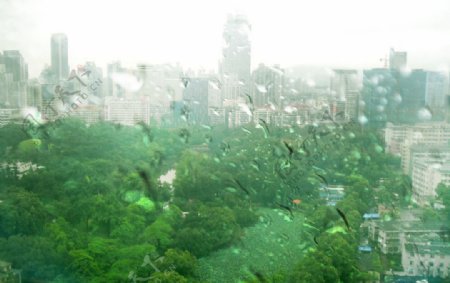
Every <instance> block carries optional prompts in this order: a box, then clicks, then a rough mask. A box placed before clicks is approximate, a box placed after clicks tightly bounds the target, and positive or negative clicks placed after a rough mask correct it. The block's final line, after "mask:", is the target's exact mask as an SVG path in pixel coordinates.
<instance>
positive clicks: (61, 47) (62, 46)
mask: <svg viewBox="0 0 450 283" xmlns="http://www.w3.org/2000/svg"><path fill="white" fill-rule="evenodd" d="M51 58H52V71H53V73H54V74H55V78H56V80H57V81H60V80H64V79H67V77H68V76H69V59H68V44H67V36H66V35H65V34H63V33H55V34H53V35H52V39H51Z"/></svg>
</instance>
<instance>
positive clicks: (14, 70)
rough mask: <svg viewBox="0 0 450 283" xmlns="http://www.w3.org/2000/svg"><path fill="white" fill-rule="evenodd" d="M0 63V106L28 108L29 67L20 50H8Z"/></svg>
mask: <svg viewBox="0 0 450 283" xmlns="http://www.w3.org/2000/svg"><path fill="white" fill-rule="evenodd" d="M1 57H2V58H1V61H2V63H0V106H1V107H4V108H11V109H17V108H21V107H24V106H26V101H27V97H26V96H27V89H26V88H27V79H28V66H27V64H26V63H25V60H24V59H23V57H22V54H21V53H20V52H19V51H18V50H6V51H4V52H3V56H1Z"/></svg>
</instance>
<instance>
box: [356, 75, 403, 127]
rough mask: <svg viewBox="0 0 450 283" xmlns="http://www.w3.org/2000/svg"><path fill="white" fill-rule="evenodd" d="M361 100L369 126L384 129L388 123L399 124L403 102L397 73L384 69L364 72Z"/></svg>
mask: <svg viewBox="0 0 450 283" xmlns="http://www.w3.org/2000/svg"><path fill="white" fill-rule="evenodd" d="M361 98H362V99H363V106H364V107H361V115H364V116H365V117H366V118H367V120H368V123H369V125H372V126H375V127H383V126H384V125H385V124H386V122H388V121H390V122H397V120H398V117H397V108H398V106H399V105H400V103H401V101H402V100H401V96H400V94H399V93H398V82H397V72H394V71H391V70H389V69H382V68H377V69H370V70H364V71H363V89H362V94H361Z"/></svg>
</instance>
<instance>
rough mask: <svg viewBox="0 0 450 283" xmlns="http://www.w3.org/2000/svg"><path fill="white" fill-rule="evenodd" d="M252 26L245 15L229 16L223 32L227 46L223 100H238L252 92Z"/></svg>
mask: <svg viewBox="0 0 450 283" xmlns="http://www.w3.org/2000/svg"><path fill="white" fill-rule="evenodd" d="M250 29H251V27H250V24H249V23H248V21H247V18H246V17H245V16H243V15H229V16H228V19H227V22H226V24H225V28H224V31H223V38H224V41H225V46H224V48H223V59H222V61H221V63H220V66H219V69H220V75H221V79H222V83H223V89H222V92H223V98H224V99H230V100H236V99H237V98H238V97H240V96H242V95H244V93H247V94H249V90H250V82H251V75H250V63H251V61H250V56H251V45H250V39H249V35H250Z"/></svg>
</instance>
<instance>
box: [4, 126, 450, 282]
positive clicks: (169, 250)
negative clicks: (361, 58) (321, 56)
mask: <svg viewBox="0 0 450 283" xmlns="http://www.w3.org/2000/svg"><path fill="white" fill-rule="evenodd" d="M43 133H44V131H42V132H37V133H36V134H35V135H29V134H27V133H25V132H23V131H22V129H21V127H20V125H15V124H10V125H7V126H4V127H2V128H0V166H1V167H0V259H1V260H5V261H8V262H11V263H12V264H13V267H14V268H17V269H20V270H21V272H22V276H23V280H24V282H133V280H135V281H136V280H138V278H141V279H140V280H143V279H142V278H146V279H145V280H146V281H147V282H209V281H208V280H209V279H207V278H204V277H202V276H201V274H200V273H199V272H198V267H199V263H198V262H199V259H206V258H208V256H210V255H211V254H213V253H215V252H217V251H219V250H223V249H227V248H231V247H233V246H235V245H237V244H238V243H239V242H240V241H242V239H243V237H245V235H246V232H245V231H246V229H249V228H250V227H253V226H255V225H262V224H261V221H260V220H261V219H262V215H261V209H272V210H277V211H279V212H281V213H284V214H285V217H286V221H292V218H298V219H300V218H301V219H302V223H303V224H302V225H303V226H302V227H303V229H302V231H298V235H299V236H298V238H297V239H292V237H291V238H290V241H298V242H301V243H304V244H305V245H306V246H305V248H304V249H303V251H304V252H303V254H302V256H301V258H300V259H299V260H297V261H295V262H291V263H290V266H286V268H285V269H280V270H279V272H272V273H267V272H265V271H264V270H258V271H255V270H253V271H252V270H250V272H249V273H248V274H247V275H245V276H243V278H230V279H229V281H228V282H237V281H238V279H239V280H241V281H242V282H350V283H351V282H362V281H364V280H370V279H372V278H374V274H376V273H377V272H382V271H383V270H384V269H385V268H388V267H387V266H385V264H384V263H383V261H382V259H381V257H380V255H379V253H377V252H374V253H372V254H371V255H370V256H369V258H368V259H367V258H366V259H365V261H364V262H365V263H364V264H361V262H362V260H361V254H360V253H359V252H358V246H359V245H360V242H361V240H362V237H363V235H361V233H360V229H359V227H360V224H361V223H362V221H363V218H362V215H363V214H364V213H367V212H376V209H377V204H380V203H384V204H389V205H392V206H393V207H398V208H400V207H403V206H405V205H408V204H409V203H410V195H411V185H410V180H408V178H407V177H405V176H403V175H402V174H401V172H400V170H399V159H398V158H396V157H393V156H390V155H388V154H385V153H384V144H383V138H382V136H381V134H380V133H379V132H376V131H375V130H371V129H367V128H364V127H362V126H361V125H359V124H358V123H346V124H336V123H334V122H332V121H328V123H322V124H320V125H309V126H304V127H298V126H292V127H286V128H276V127H272V126H271V125H270V124H267V125H263V126H261V125H259V124H257V125H256V126H255V125H250V124H249V125H248V126H245V127H240V128H233V129H227V128H225V127H221V126H216V127H209V126H205V125H189V126H186V127H185V128H182V129H180V128H158V127H151V128H149V127H146V126H145V125H144V124H137V125H136V126H134V127H127V126H122V125H117V124H114V123H109V122H108V123H107V122H99V123H96V124H90V125H86V124H85V123H84V122H82V121H79V120H76V119H72V118H70V119H69V118H68V119H63V121H60V122H59V124H58V125H57V126H56V127H48V129H47V131H46V133H45V134H43ZM18 162H22V163H31V164H36V165H37V166H38V167H37V169H35V170H31V169H30V170H28V171H26V172H23V173H20V172H19V171H20V168H19V167H20V166H18V165H17V164H18ZM170 169H175V170H176V178H175V180H174V182H173V185H172V186H171V185H168V184H165V183H161V182H160V181H159V179H158V178H159V176H161V175H163V174H164V173H165V172H167V171H168V170H170ZM19 173H20V174H19ZM331 185H342V186H345V188H346V195H345V198H344V199H343V200H342V201H340V202H338V203H337V205H336V207H338V208H339V210H340V211H342V212H343V214H344V216H342V215H340V214H339V213H338V212H337V211H336V209H335V208H334V207H330V206H327V205H326V202H325V200H323V199H322V198H321V197H320V195H319V188H325V189H326V188H327V186H331ZM448 191H449V190H446V191H444V190H442V195H443V196H442V197H443V198H444V199H445V201H444V202H445V204H446V207H447V208H449V207H450V203H448V202H449V201H450V197H449V196H448V195H444V194H446V193H447V192H448ZM293 200H298V201H297V202H296V203H293ZM394 211H395V210H394ZM393 213H395V212H393ZM446 213H447V215H448V214H449V211H448V210H446ZM449 220H450V218H449ZM346 222H348V223H346ZM347 224H348V225H347ZM266 230H267V236H269V232H270V226H268V227H267V229H266ZM263 236H264V235H263ZM262 248H264V247H262ZM281 252H283V251H280V250H270V251H269V250H268V251H267V253H281ZM146 260H147V263H148V262H151V264H145V263H146ZM230 260H231V261H232V260H233V259H232V258H230ZM250 264H251V263H249V265H250ZM171 267H173V268H171ZM222 268H223V269H225V270H226V269H227V266H226V265H224V266H222ZM250 269H251V268H250ZM230 274H231V273H230ZM211 282H213V281H211Z"/></svg>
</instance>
